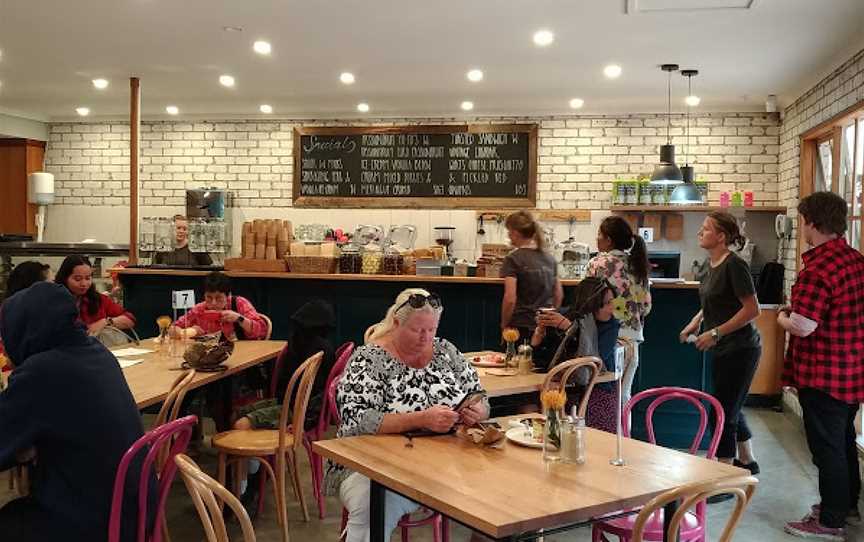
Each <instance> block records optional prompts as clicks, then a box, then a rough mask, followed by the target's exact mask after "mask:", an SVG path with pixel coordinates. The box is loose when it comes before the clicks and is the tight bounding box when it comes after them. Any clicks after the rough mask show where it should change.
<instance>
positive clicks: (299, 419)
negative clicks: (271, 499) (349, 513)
mask: <svg viewBox="0 0 864 542" xmlns="http://www.w3.org/2000/svg"><path fill="white" fill-rule="evenodd" d="M323 357H324V353H323V352H318V353H317V354H315V355H314V356H311V357H310V358H309V359H307V360H306V361H304V362H303V364H302V365H300V367H299V368H298V369H297V371H295V372H294V374H293V375H292V376H291V380H290V381H289V383H288V387H287V388H285V396H284V397H283V400H282V411H281V413H280V416H279V425H278V428H277V429H235V430H232V431H225V432H223V433H219V434H217V435H214V436H213V447H214V448H216V449H217V450H218V451H219V459H218V465H219V467H218V468H219V483H220V484H222V485H224V484H225V476H226V467H227V463H228V458H229V456H230V457H231V462H232V463H236V465H235V467H234V469H233V470H234V473H235V477H236V479H235V480H234V482H235V483H234V484H233V485H234V490H235V491H237V492H239V490H240V483H239V482H240V480H239V478H240V476H239V472H240V469H241V467H243V466H245V463H246V461H248V460H250V459H257V460H258V461H260V462H261V466H262V467H263V468H264V473H265V474H264V475H265V476H269V477H270V479H271V480H273V483H274V487H273V490H274V493H275V495H274V496H275V499H276V519H277V520H278V522H279V526H280V527H281V529H282V540H283V541H284V542H288V513H287V509H286V503H285V485H286V481H285V471H286V469H287V470H290V471H291V482H292V484H293V486H294V494H295V495H296V496H297V500H299V501H300V507H301V508H302V510H303V519H304V520H305V521H309V510H308V509H307V507H306V500H305V499H304V498H303V488H302V487H301V486H300V473H299V472H298V470H297V455H298V454H299V452H300V450H301V449H302V448H303V421H304V420H305V419H306V407H307V406H308V405H309V396H310V394H311V392H312V383H313V381H314V380H315V374H316V373H317V372H318V367H319V366H320V365H321V358H323ZM295 386H296V387H297V392H296V394H295V395H294V405H293V408H291V406H292V405H291V390H293V389H294V387H295ZM289 415H290V421H291V423H290V424H289V423H288V422H289ZM272 456H275V461H274V465H275V469H274V468H273V467H272V466H271V465H270V462H269V461H267V458H269V457H272Z"/></svg>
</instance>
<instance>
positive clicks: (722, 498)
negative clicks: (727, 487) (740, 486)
mask: <svg viewBox="0 0 864 542" xmlns="http://www.w3.org/2000/svg"><path fill="white" fill-rule="evenodd" d="M734 498H735V495H733V494H731V493H721V494H719V495H714V496H713V497H708V504H717V503H721V502H726V501H728V500H729V499H734Z"/></svg>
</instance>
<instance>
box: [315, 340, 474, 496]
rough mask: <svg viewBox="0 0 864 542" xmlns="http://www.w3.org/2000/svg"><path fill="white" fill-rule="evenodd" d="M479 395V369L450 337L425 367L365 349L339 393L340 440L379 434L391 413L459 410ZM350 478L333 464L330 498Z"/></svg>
mask: <svg viewBox="0 0 864 542" xmlns="http://www.w3.org/2000/svg"><path fill="white" fill-rule="evenodd" d="M476 391H483V388H482V387H481V386H480V378H479V377H478V376H477V371H475V370H474V367H473V366H472V365H471V364H470V363H468V362H467V361H466V360H465V357H464V356H463V355H462V353H461V352H459V350H458V349H457V348H456V347H455V346H454V345H453V344H452V343H450V342H449V341H447V340H446V339H441V338H436V339H435V340H434V342H433V346H432V360H431V361H430V362H429V364H428V365H427V366H426V367H424V368H422V369H414V368H411V367H408V366H407V365H405V364H404V363H402V362H401V361H399V360H398V359H396V358H394V357H393V356H392V355H391V354H390V353H389V352H387V351H386V350H385V349H384V348H382V347H380V346H378V345H375V344H367V345H363V346H361V347H360V348H358V349H356V350H355V351H354V354H353V355H352V356H351V359H350V361H349V362H348V366H347V367H346V369H345V374H344V375H343V376H342V380H341V381H340V382H339V388H338V390H337V392H336V405H337V406H338V408H339V415H340V417H341V419H342V423H341V425H340V426H339V430H338V431H337V433H336V436H337V437H350V436H355V435H374V434H376V433H378V428H379V427H380V426H381V421H382V419H383V418H384V415H385V414H391V413H406V412H418V411H421V410H426V409H427V408H430V407H432V406H435V405H444V406H449V407H454V406H456V405H457V404H458V403H459V401H460V400H461V399H462V398H463V397H464V396H465V395H467V394H468V393H472V392H476ZM488 407H489V405H488V403H486V408H487V409H488ZM349 474H351V472H350V471H348V470H347V469H345V468H344V467H342V466H341V465H337V464H335V463H329V462H328V465H327V476H326V487H327V492H328V494H331V495H332V494H338V489H339V485H340V484H341V483H342V481H343V480H344V479H345V478H346V477H347V476H348V475H349Z"/></svg>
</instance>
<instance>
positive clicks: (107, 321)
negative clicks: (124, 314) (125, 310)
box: [105, 316, 114, 327]
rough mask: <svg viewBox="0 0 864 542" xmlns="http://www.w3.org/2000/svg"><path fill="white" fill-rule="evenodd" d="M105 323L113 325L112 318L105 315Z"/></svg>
mask: <svg viewBox="0 0 864 542" xmlns="http://www.w3.org/2000/svg"><path fill="white" fill-rule="evenodd" d="M105 325H106V326H111V327H114V319H113V318H111V317H110V316H108V317H106V318H105Z"/></svg>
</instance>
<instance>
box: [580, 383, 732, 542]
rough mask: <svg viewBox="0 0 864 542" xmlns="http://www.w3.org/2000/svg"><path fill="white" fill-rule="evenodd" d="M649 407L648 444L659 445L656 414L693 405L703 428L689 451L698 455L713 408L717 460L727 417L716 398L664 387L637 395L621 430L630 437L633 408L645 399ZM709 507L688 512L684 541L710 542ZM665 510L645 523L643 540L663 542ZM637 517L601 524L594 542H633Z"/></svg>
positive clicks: (711, 453) (711, 455)
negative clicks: (612, 541) (666, 407)
mask: <svg viewBox="0 0 864 542" xmlns="http://www.w3.org/2000/svg"><path fill="white" fill-rule="evenodd" d="M649 399H651V402H650V403H649V404H648V408H647V410H646V412H645V426H646V429H647V431H648V441H649V442H650V443H651V444H657V440H656V438H655V435H654V413H655V412H656V410H657V408H658V407H659V406H660V405H662V404H663V403H665V402H667V401H673V400H677V401H684V402H686V403H690V405H692V406H693V407H694V408H695V409H696V410H697V412H699V429H698V430H697V431H696V434H695V435H694V437H693V441H692V442H691V444H690V449H689V452H690V453H691V454H695V453H696V451H697V450H698V449H699V445H700V444H701V442H702V437H703V436H705V430H706V428H707V426H708V421H709V412H708V409H706V408H705V403H707V404H709V405H711V408H713V409H714V418H715V421H714V427H713V428H712V429H713V434H712V436H711V441H710V443H709V445H708V450H707V453H706V456H705V457H706V458H707V459H715V457H716V454H717V446H718V445H719V444H720V434H721V433H722V430H723V423H724V420H725V415H724V413H723V407H722V406H721V405H720V402H719V401H717V399H715V398H714V397H713V396H712V395H709V394H707V393H705V392H702V391H699V390H692V389H689V388H676V387H663V388H654V389H649V390H644V391H641V392H639V393H637V394H636V395H634V396H633V397H632V398H631V399H630V401H628V402H627V405H625V407H624V411H623V412H622V413H621V429H622V432H623V434H624V436H625V437H629V436H630V413H631V411H632V410H633V407H634V406H636V404H638V403H639V402H640V401H642V400H649ZM694 502H695V501H694ZM705 507H706V504H705V500H704V499H703V500H701V501H698V502H696V506H695V510H694V511H693V512H687V514H686V515H684V516H682V518H681V519H680V521H679V523H682V522H683V526H682V527H681V540H682V541H684V542H696V541H699V542H705V540H706V538H705V537H706V510H705ZM663 514H664V512H663V509H662V508H660V509H657V510H655V511H654V513H653V514H651V516H650V520H645V521H644V522H643V523H644V525H643V526H642V534H641V535H640V536H641V537H642V539H643V540H654V541H660V540H663ZM634 522H635V518H634V517H633V516H626V517H622V518H618V519H613V520H608V521H600V522H597V523H595V524H594V527H593V531H592V540H593V542H603V541H607V540H608V539H607V538H606V536H605V535H606V534H612V535H615V536H617V537H618V539H619V540H620V541H621V542H633V540H634V538H633V535H634V529H635V523H634Z"/></svg>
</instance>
